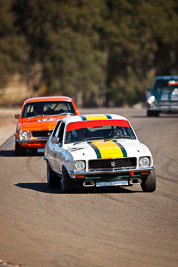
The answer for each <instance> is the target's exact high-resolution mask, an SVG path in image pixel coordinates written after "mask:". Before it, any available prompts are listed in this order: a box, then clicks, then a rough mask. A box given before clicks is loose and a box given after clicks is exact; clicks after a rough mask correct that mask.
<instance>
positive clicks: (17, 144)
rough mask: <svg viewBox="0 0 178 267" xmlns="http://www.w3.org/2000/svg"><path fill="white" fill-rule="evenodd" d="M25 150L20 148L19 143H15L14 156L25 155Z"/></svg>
mask: <svg viewBox="0 0 178 267" xmlns="http://www.w3.org/2000/svg"><path fill="white" fill-rule="evenodd" d="M25 150H26V149H25V148H24V147H21V146H20V145H19V143H18V142H17V141H16V142H15V156H23V155H24V154H25Z"/></svg>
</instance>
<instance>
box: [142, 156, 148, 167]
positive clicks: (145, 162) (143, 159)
mask: <svg viewBox="0 0 178 267" xmlns="http://www.w3.org/2000/svg"><path fill="white" fill-rule="evenodd" d="M140 166H142V167H148V166H150V159H149V158H148V157H143V158H140Z"/></svg>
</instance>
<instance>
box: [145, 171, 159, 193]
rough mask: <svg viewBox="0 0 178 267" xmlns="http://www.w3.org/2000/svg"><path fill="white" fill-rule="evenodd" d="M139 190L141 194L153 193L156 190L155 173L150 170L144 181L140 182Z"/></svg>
mask: <svg viewBox="0 0 178 267" xmlns="http://www.w3.org/2000/svg"><path fill="white" fill-rule="evenodd" d="M141 188H142V190H143V192H154V191H155V190H156V177H155V171H154V170H152V171H151V172H150V174H149V175H148V177H147V178H146V179H143V180H142V183H141Z"/></svg>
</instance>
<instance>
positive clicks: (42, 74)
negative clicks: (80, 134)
mask: <svg viewBox="0 0 178 267" xmlns="http://www.w3.org/2000/svg"><path fill="white" fill-rule="evenodd" d="M177 57H178V2H177V1H175V0H169V1H165V0H157V1H153V0H149V1H148V0H135V1H132V0H65V1H64V0H30V1H26V0H1V1H0V87H2V86H3V85H4V84H5V83H6V82H7V80H8V78H9V75H11V74H13V73H15V72H19V73H21V74H22V75H23V76H24V77H26V80H27V83H28V86H29V88H30V90H31V92H32V96H33V92H34V91H36V92H39V94H40V92H41V91H42V90H41V88H44V87H45V88H47V91H45V93H47V94H63V95H68V96H71V97H72V98H74V99H75V101H76V102H77V103H78V104H81V103H82V104H83V106H97V105H108V106H111V105H117V106H121V105H134V104H135V103H137V102H140V101H142V102H144V99H145V89H146V87H147V86H151V84H150V83H151V82H152V80H153V78H154V77H155V76H156V75H163V74H177V72H178V64H177V62H178V60H177V59H178V58H177Z"/></svg>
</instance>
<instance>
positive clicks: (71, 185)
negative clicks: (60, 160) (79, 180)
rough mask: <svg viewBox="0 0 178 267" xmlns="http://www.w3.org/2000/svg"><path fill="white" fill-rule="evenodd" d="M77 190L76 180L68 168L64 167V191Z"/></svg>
mask: <svg viewBox="0 0 178 267" xmlns="http://www.w3.org/2000/svg"><path fill="white" fill-rule="evenodd" d="M75 191H76V183H75V180H74V179H72V178H70V176H69V174H68V172H67V170H66V168H65V167H64V166H63V167H62V192H63V193H74V192H75Z"/></svg>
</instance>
